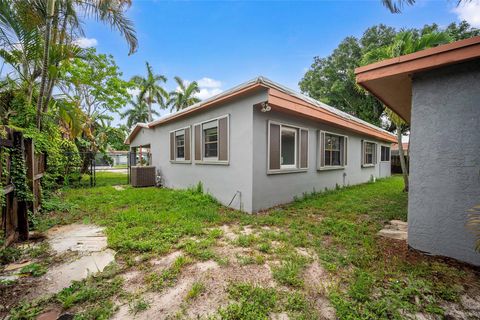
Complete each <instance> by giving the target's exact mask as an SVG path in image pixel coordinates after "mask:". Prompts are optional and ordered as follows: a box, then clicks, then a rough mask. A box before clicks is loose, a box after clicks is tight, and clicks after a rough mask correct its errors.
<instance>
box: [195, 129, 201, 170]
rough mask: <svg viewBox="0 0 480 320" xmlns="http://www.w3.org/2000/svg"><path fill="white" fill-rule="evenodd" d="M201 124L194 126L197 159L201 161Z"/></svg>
mask: <svg viewBox="0 0 480 320" xmlns="http://www.w3.org/2000/svg"><path fill="white" fill-rule="evenodd" d="M201 127H202V126H201V125H200V124H196V125H195V127H194V134H195V136H194V139H195V160H196V161H201V160H202V131H201Z"/></svg>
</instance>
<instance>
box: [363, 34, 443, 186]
mask: <svg viewBox="0 0 480 320" xmlns="http://www.w3.org/2000/svg"><path fill="white" fill-rule="evenodd" d="M451 40H452V38H451V37H450V35H449V34H448V33H447V32H432V33H425V34H422V35H421V36H418V34H417V33H415V32H414V31H403V32H399V33H398V34H397V35H396V36H395V39H394V41H393V43H392V44H390V45H387V46H383V47H378V48H374V49H372V50H370V51H369V52H367V53H366V54H365V55H364V56H363V58H362V65H366V64H370V63H373V62H376V61H381V60H385V59H390V58H395V57H399V56H401V55H405V54H409V53H413V52H417V51H420V50H424V49H427V48H431V47H435V46H438V45H440V44H443V43H448V42H450V41H451ZM387 115H388V116H389V118H390V120H391V122H392V123H394V124H395V126H396V132H397V143H398V151H399V156H400V164H401V167H402V173H403V178H404V183H405V186H404V191H408V171H407V167H406V163H405V153H404V150H403V147H402V134H403V132H404V131H405V130H406V129H407V125H406V123H405V122H404V121H403V120H402V119H401V118H400V117H399V116H398V115H396V114H395V113H393V112H392V111H390V110H389V111H388V112H387Z"/></svg>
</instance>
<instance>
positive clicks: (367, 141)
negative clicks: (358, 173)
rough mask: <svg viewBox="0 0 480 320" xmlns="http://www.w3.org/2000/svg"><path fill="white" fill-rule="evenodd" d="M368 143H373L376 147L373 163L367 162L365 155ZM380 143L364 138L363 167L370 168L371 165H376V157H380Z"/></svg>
mask: <svg viewBox="0 0 480 320" xmlns="http://www.w3.org/2000/svg"><path fill="white" fill-rule="evenodd" d="M367 143H373V146H374V149H373V154H372V163H365V155H366V148H365V147H366V145H367ZM377 148H378V143H376V142H375V141H371V140H363V146H362V150H363V152H362V162H361V163H362V167H363V168H370V167H375V164H376V162H377V161H376V159H377V157H378V150H377Z"/></svg>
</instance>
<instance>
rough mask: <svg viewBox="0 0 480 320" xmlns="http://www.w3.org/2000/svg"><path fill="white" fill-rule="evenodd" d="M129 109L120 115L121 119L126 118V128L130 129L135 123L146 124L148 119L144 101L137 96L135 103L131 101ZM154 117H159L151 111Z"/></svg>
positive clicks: (155, 112)
mask: <svg viewBox="0 0 480 320" xmlns="http://www.w3.org/2000/svg"><path fill="white" fill-rule="evenodd" d="M130 105H131V106H132V107H131V108H130V109H128V110H127V111H125V112H124V113H122V115H121V116H122V119H125V118H127V127H129V128H131V127H133V126H134V125H135V124H137V123H146V122H148V119H149V108H148V105H147V103H146V102H145V100H143V99H141V98H140V96H137V99H136V101H134V100H131V101H130ZM151 112H152V113H153V114H155V115H159V114H158V112H157V111H155V110H151Z"/></svg>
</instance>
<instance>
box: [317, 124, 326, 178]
mask: <svg viewBox="0 0 480 320" xmlns="http://www.w3.org/2000/svg"><path fill="white" fill-rule="evenodd" d="M318 143H319V144H320V145H319V148H318V150H320V154H319V161H318V165H319V166H318V167H319V168H320V169H321V168H323V167H325V132H324V131H319V135H318Z"/></svg>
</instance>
